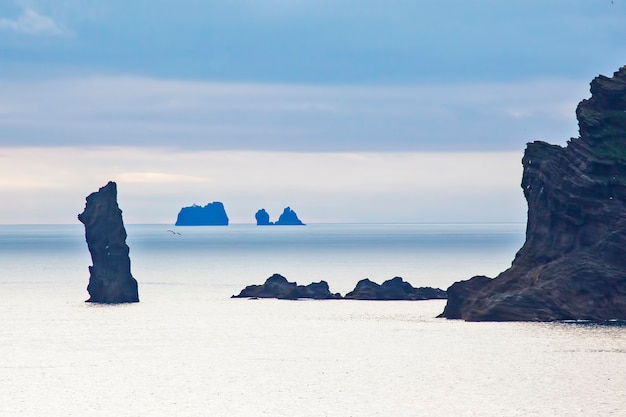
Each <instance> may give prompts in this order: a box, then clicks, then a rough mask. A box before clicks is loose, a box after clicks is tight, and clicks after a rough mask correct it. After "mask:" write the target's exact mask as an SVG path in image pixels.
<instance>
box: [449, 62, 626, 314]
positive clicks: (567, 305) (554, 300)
mask: <svg viewBox="0 0 626 417" xmlns="http://www.w3.org/2000/svg"><path fill="white" fill-rule="evenodd" d="M576 116H577V118H578V125H579V131H580V137H579V138H576V139H571V140H570V141H569V142H568V145H567V147H565V148H562V147H560V146H555V145H549V144H547V143H544V142H533V143H530V144H528V147H527V149H526V152H525V154H524V158H523V160H522V163H523V167H524V173H523V178H522V189H523V191H524V196H525V197H526V200H527V201H528V223H527V227H526V242H525V243H524V246H523V247H522V248H521V249H520V251H519V252H518V253H517V255H516V257H515V260H514V261H513V263H512V265H511V268H509V269H508V270H506V271H504V272H503V273H501V274H500V275H499V276H498V277H496V278H495V279H489V278H487V277H474V278H472V279H470V280H468V281H461V282H457V283H455V284H453V285H452V286H451V287H450V288H449V289H448V303H447V305H446V308H445V310H444V312H443V313H442V314H441V317H447V318H453V319H464V320H470V321H508V320H515V321H551V320H597V321H604V320H612V319H618V320H626V67H622V68H621V69H620V70H619V71H618V72H616V73H615V74H614V75H613V77H612V78H608V77H605V76H599V77H597V78H595V79H594V80H593V81H592V82H591V98H589V99H587V100H583V101H582V102H580V104H579V105H578V108H577V109H576Z"/></svg>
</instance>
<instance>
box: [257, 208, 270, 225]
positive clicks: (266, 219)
mask: <svg viewBox="0 0 626 417" xmlns="http://www.w3.org/2000/svg"><path fill="white" fill-rule="evenodd" d="M254 218H255V219H256V225H257V226H271V225H273V224H274V223H273V222H271V221H270V215H269V214H268V213H267V211H265V209H263V208H262V209H261V210H259V211H257V212H256V214H255V215H254Z"/></svg>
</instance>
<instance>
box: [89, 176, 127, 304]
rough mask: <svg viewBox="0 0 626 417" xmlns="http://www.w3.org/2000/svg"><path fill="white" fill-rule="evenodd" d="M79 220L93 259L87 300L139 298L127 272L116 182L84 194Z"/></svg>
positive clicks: (125, 300)
mask: <svg viewBox="0 0 626 417" xmlns="http://www.w3.org/2000/svg"><path fill="white" fill-rule="evenodd" d="M78 220H80V222H81V223H83V224H84V225H85V239H86V240H87V247H88V248H89V253H91V262H92V263H93V265H92V266H90V267H89V273H90V276H89V285H88V286H87V291H88V292H89V295H90V297H89V299H88V300H87V302H93V303H107V304H113V303H133V302H138V301H139V294H138V291H137V281H136V280H135V278H133V276H132V275H131V273H130V258H129V256H128V252H129V248H128V245H126V229H125V228H124V222H123V221H122V210H120V208H119V207H118V205H117V185H116V184H115V183H114V182H109V183H108V184H107V185H105V186H104V187H102V188H100V190H98V191H97V192H95V193H91V194H90V195H89V196H87V199H86V204H85V210H84V211H83V212H82V213H81V214H79V215H78Z"/></svg>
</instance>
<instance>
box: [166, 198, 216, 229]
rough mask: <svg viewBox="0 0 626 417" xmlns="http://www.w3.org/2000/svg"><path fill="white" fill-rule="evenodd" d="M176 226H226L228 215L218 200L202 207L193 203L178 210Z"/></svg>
mask: <svg viewBox="0 0 626 417" xmlns="http://www.w3.org/2000/svg"><path fill="white" fill-rule="evenodd" d="M176 226H228V216H227V215H226V210H225V209H224V204H222V203H221V202H219V201H214V202H213V203H209V204H207V205H206V206H204V207H202V206H198V205H196V204H194V205H192V206H190V207H183V208H182V209H181V210H180V212H179V213H178V218H177V219H176Z"/></svg>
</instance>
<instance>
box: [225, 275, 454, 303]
mask: <svg viewBox="0 0 626 417" xmlns="http://www.w3.org/2000/svg"><path fill="white" fill-rule="evenodd" d="M232 298H279V299H287V300H295V299H298V298H313V299H317V300H326V299H342V298H344V297H342V296H341V294H339V293H335V294H333V293H331V292H330V290H329V289H328V283H326V281H320V282H314V283H312V284H309V285H306V286H304V285H298V284H296V283H295V282H289V281H287V278H285V277H283V276H282V275H279V274H274V275H272V276H271V277H269V278H268V279H267V280H266V281H265V283H264V284H263V285H249V286H247V287H246V288H244V289H243V290H242V291H241V292H240V293H239V295H233V296H232ZM445 298H446V292H445V291H443V290H440V289H438V288H430V287H425V288H413V287H412V286H411V284H409V283H408V282H405V281H403V280H402V278H399V277H396V278H393V279H390V280H388V281H385V282H384V283H383V284H382V285H378V284H376V283H375V282H372V281H370V280H369V279H363V280H361V281H359V283H358V284H357V285H356V288H355V289H354V290H353V291H352V292H349V293H348V294H346V296H345V299H352V300H431V299H445Z"/></svg>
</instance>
